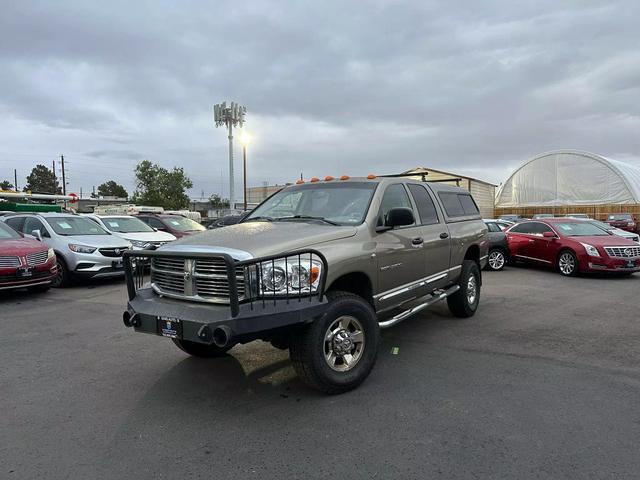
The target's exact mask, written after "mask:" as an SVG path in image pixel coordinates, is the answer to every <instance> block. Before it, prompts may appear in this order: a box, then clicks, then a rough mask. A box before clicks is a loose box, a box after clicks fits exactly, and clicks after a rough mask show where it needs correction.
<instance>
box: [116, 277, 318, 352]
mask: <svg viewBox="0 0 640 480" xmlns="http://www.w3.org/2000/svg"><path fill="white" fill-rule="evenodd" d="M327 307H328V303H327V299H326V297H325V298H323V299H322V300H319V299H318V298H317V297H302V298H300V299H289V300H287V299H276V300H273V299H271V300H265V301H264V302H263V301H254V302H253V303H241V304H240V305H239V312H238V315H237V316H235V317H234V316H232V315H231V310H230V309H229V305H215V304H207V303H195V302H185V301H182V300H173V299H170V298H165V297H160V296H158V295H157V294H156V293H155V292H153V290H152V289H151V288H144V289H140V290H138V291H137V294H136V296H135V297H134V298H133V299H132V300H130V301H129V302H128V303H127V313H128V315H129V318H130V319H132V320H133V321H130V322H129V323H130V324H131V323H132V325H131V326H133V327H134V329H135V331H136V332H142V333H151V334H154V335H161V333H160V329H159V327H158V325H159V324H160V322H162V321H164V320H174V321H175V320H179V321H180V323H181V324H182V337H181V338H182V339H183V340H188V341H191V342H198V343H204V344H211V343H213V332H214V331H215V329H217V328H220V327H226V328H227V329H228V331H229V332H230V335H229V338H230V342H231V343H243V342H247V341H251V340H255V339H257V338H268V337H269V333H270V332H272V331H274V330H277V329H281V328H283V327H289V326H293V325H298V324H304V323H309V322H312V321H313V320H315V319H317V318H318V317H320V316H321V315H322V314H323V313H324V312H325V311H326V309H327Z"/></svg>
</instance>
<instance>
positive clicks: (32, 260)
mask: <svg viewBox="0 0 640 480" xmlns="http://www.w3.org/2000/svg"><path fill="white" fill-rule="evenodd" d="M48 259H49V253H48V252H47V251H46V250H45V251H44V252H37V253H30V254H29V255H27V263H28V264H29V265H42V264H43V263H47V260H48Z"/></svg>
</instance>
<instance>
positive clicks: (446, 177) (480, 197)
mask: <svg viewBox="0 0 640 480" xmlns="http://www.w3.org/2000/svg"><path fill="white" fill-rule="evenodd" d="M401 175H402V176H405V177H410V178H415V179H418V180H420V179H423V178H424V180H426V181H428V182H444V183H449V184H451V185H457V186H459V187H462V188H465V189H467V190H469V192H471V195H472V196H473V199H474V200H475V201H476V204H477V205H478V208H479V209H480V214H481V215H482V217H483V218H493V215H494V202H495V196H496V185H494V184H493V183H489V182H485V181H483V180H478V179H477V178H473V177H467V176H465V175H458V174H455V173H449V172H443V171H442V170H435V169H433V168H424V167H416V168H413V169H411V170H407V171H406V172H402V174H401Z"/></svg>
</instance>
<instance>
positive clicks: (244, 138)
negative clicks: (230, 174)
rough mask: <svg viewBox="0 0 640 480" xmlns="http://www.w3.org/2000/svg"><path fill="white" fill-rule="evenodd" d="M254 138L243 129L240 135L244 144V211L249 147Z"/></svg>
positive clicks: (245, 207) (245, 209) (245, 206)
mask: <svg viewBox="0 0 640 480" xmlns="http://www.w3.org/2000/svg"><path fill="white" fill-rule="evenodd" d="M251 140H252V137H251V135H250V134H248V133H247V132H245V131H244V129H242V133H241V134H240V143H242V166H243V177H244V192H243V197H242V198H244V211H245V212H246V211H247V145H249V144H250V143H251Z"/></svg>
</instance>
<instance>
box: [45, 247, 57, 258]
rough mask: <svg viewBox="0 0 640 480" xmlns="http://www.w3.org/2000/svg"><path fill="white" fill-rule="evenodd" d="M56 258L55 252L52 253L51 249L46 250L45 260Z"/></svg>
mask: <svg viewBox="0 0 640 480" xmlns="http://www.w3.org/2000/svg"><path fill="white" fill-rule="evenodd" d="M55 256H56V252H54V251H53V248H50V249H49V250H47V260H49V259H50V258H53V257H55Z"/></svg>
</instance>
